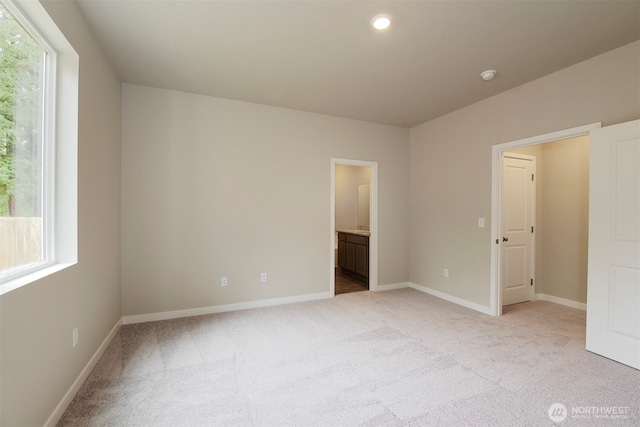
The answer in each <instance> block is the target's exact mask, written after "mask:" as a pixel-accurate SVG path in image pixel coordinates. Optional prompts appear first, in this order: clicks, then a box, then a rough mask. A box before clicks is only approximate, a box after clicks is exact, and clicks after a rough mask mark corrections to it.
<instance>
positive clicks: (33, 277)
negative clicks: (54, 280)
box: [0, 262, 76, 295]
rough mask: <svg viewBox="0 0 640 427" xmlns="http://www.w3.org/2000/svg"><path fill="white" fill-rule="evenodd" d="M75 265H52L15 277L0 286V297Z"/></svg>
mask: <svg viewBox="0 0 640 427" xmlns="http://www.w3.org/2000/svg"><path fill="white" fill-rule="evenodd" d="M75 264H76V263H75V262H73V263H60V264H53V265H50V266H48V267H44V268H41V269H40V270H37V271H34V272H31V273H27V274H25V275H24V276H20V277H16V278H15V279H12V280H9V281H7V282H5V283H3V284H1V285H0V295H4V294H6V293H9V292H11V291H14V290H16V289H18V288H21V287H23V286H25V285H28V284H29V283H33V282H36V281H38V280H40V279H43V278H45V277H47V276H50V275H52V274H55V273H57V272H58V271H62V270H64V269H65V268H68V267H71V266H72V265H75Z"/></svg>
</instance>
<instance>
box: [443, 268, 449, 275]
mask: <svg viewBox="0 0 640 427" xmlns="http://www.w3.org/2000/svg"><path fill="white" fill-rule="evenodd" d="M444 277H449V269H448V268H445V269H444Z"/></svg>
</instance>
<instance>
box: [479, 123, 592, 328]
mask: <svg viewBox="0 0 640 427" xmlns="http://www.w3.org/2000/svg"><path fill="white" fill-rule="evenodd" d="M600 127H602V123H600V122H597V123H591V124H588V125H584V126H578V127H575V128H571V129H565V130H560V131H557V132H551V133H547V134H544V135H538V136H532V137H530V138H524V139H519V140H517V141H511V142H505V143H502V144H496V145H494V146H493V147H491V276H490V287H491V306H490V312H491V314H492V315H494V316H501V315H502V292H501V283H500V251H499V249H500V245H499V244H496V243H495V241H496V240H497V239H500V194H501V192H502V153H503V152H504V151H509V150H513V149H515V148H521V147H528V146H531V145H538V144H544V143H546V142H553V141H559V140H562V139H569V138H575V137H578V136H583V135H588V134H589V132H590V131H591V130H592V129H597V128H600ZM498 241H499V240H498Z"/></svg>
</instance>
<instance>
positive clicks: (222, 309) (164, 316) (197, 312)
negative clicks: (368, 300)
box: [122, 292, 333, 325]
mask: <svg viewBox="0 0 640 427" xmlns="http://www.w3.org/2000/svg"><path fill="white" fill-rule="evenodd" d="M327 298H333V294H332V293H331V292H321V293H318V294H307V295H298V296H293V297H284V298H274V299H267V300H262V301H250V302H241V303H237V304H225V305H213V306H210V307H199V308H189V309H186V310H175V311H163V312H159V313H148V314H136V315H132V316H124V317H123V318H122V323H123V324H124V325H131V324H134V323H144V322H155V321H157V320H169V319H178V318H181V317H191V316H202V315H204V314H214V313H226V312H228V311H238V310H247V309H250V308H260V307H270V306H273V305H282V304H291V303H294V302H305V301H315V300H320V299H327Z"/></svg>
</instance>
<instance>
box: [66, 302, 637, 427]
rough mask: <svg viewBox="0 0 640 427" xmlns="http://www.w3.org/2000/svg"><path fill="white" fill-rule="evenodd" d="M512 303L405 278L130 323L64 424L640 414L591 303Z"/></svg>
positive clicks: (524, 420) (490, 422)
mask: <svg viewBox="0 0 640 427" xmlns="http://www.w3.org/2000/svg"><path fill="white" fill-rule="evenodd" d="M504 312H505V314H504V316H502V317H500V318H493V317H490V316H486V315H482V314H479V313H476V312H474V311H471V310H468V309H465V308H462V307H459V306H456V305H454V304H450V303H447V302H445V301H442V300H439V299H437V298H434V297H431V296H429V295H426V294H423V293H420V292H418V291H415V290H412V289H400V290H395V291H388V292H380V293H372V292H358V293H352V294H347V295H341V296H338V297H336V298H334V299H331V300H322V301H314V302H307V303H298V304H289V305H283V306H277V307H269V308H262V309H255V310H246V311H239V312H232V313H224V314H216V315H209V316H200V317H192V318H186V319H177V320H170V321H162V322H153V323H144V324H138V325H130V326H123V327H122V328H121V330H120V331H119V333H118V334H117V336H116V337H115V339H114V340H113V342H112V343H111V345H110V346H109V348H108V349H107V351H106V352H105V354H104V356H103V357H102V359H101V360H100V362H99V363H98V365H97V366H96V368H95V369H94V371H93V372H92V373H91V375H90V377H89V378H88V380H87V381H86V383H85V384H84V385H83V387H82V389H81V390H80V392H79V393H78V395H77V396H76V398H75V399H74V401H73V402H72V403H71V405H70V406H69V408H68V410H67V412H66V413H65V415H64V416H63V418H62V420H61V421H60V423H59V425H60V426H218V425H233V426H356V425H370V426H421V425H434V426H517V425H522V426H525V425H531V426H543V425H563V426H565V425H586V426H596V425H635V426H637V425H640V416H639V405H640V372H639V371H637V370H634V369H632V368H629V367H627V366H624V365H621V364H618V363H616V362H613V361H611V360H608V359H605V358H603V357H600V356H597V355H594V354H591V353H589V352H587V351H585V350H584V336H585V313H584V312H581V311H579V310H575V309H571V308H566V307H562V306H559V305H555V304H552V303H548V302H532V303H526V304H521V305H517V306H512V307H507V308H505V310H504ZM554 403H561V404H563V405H564V406H565V407H566V408H567V416H566V419H565V420H564V421H562V422H561V423H560V424H554V422H552V421H551V419H550V417H549V415H548V410H549V407H550V405H552V404H554ZM611 407H615V408H618V411H622V410H624V409H620V408H627V409H626V415H624V416H623V417H622V418H619V419H615V420H612V419H611V417H609V418H608V419H607V418H603V417H602V411H603V410H604V411H607V409H606V408H611ZM584 408H596V409H597V410H598V411H600V412H599V414H600V415H599V416H598V417H595V416H593V414H591V416H590V417H588V418H587V417H586V414H585V409H584ZM603 408H605V409H603ZM594 410H595V409H589V411H591V412H593V411H594ZM572 411H576V412H575V413H573V412H572ZM580 412H581V413H580ZM577 415H581V416H582V418H577V417H575V416H577Z"/></svg>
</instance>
